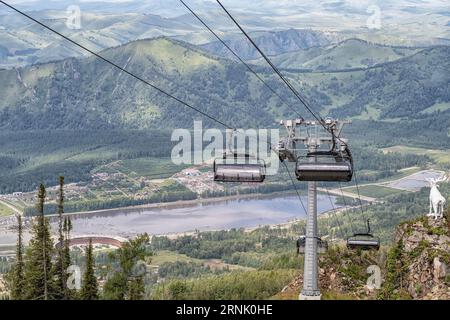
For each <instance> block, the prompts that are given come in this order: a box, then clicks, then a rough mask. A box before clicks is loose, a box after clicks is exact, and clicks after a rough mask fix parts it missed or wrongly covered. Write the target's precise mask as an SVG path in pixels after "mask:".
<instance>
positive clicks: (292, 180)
mask: <svg viewBox="0 0 450 320" xmlns="http://www.w3.org/2000/svg"><path fill="white" fill-rule="evenodd" d="M280 162H281V163H282V164H283V165H284V167H285V168H286V172H287V174H288V176H289V179H291V182H292V185H293V186H294V189H295V192H296V193H297V197H298V199H299V200H300V204H301V205H302V208H303V210H304V211H305V214H308V210H306V207H305V204H304V203H303V200H302V197H301V196H300V192H299V191H298V188H297V185H296V184H295V180H294V178H292V175H291V172H290V171H289V168H288V166H287V164H286V162H284V161H281V160H280Z"/></svg>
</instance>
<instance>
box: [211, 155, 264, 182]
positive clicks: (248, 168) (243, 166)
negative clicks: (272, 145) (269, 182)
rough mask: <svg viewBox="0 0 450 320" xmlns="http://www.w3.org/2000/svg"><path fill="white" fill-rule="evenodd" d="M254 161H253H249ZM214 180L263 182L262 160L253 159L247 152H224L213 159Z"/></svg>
mask: <svg viewBox="0 0 450 320" xmlns="http://www.w3.org/2000/svg"><path fill="white" fill-rule="evenodd" d="M251 161H254V162H255V163H251ZM213 169H214V181H218V182H263V181H264V180H265V178H266V164H265V162H264V160H261V159H254V158H253V157H251V156H249V155H248V154H244V155H239V154H237V153H232V154H231V156H230V155H227V154H226V153H225V154H224V155H223V157H222V158H219V159H215V160H214V165H213Z"/></svg>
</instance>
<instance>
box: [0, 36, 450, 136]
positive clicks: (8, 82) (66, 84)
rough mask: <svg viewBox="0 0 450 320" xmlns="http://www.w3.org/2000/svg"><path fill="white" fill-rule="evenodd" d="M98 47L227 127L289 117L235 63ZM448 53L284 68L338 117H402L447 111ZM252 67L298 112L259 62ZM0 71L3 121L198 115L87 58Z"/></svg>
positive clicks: (186, 120)
mask: <svg viewBox="0 0 450 320" xmlns="http://www.w3.org/2000/svg"><path fill="white" fill-rule="evenodd" d="M102 54H103V55H104V56H106V57H108V58H109V59H111V60H112V61H114V62H115V63H117V64H119V65H121V66H123V67H125V68H126V69H127V70H130V71H131V72H134V73H135V74H137V75H139V76H141V77H142V78H144V79H147V80H149V81H151V82H152V83H154V84H156V85H158V86H160V87H161V88H164V89H166V90H167V91H169V92H171V93H172V94H174V95H175V96H177V97H179V98H181V99H184V100H186V101H187V102H189V103H192V104H193V105H195V106H197V107H198V108H200V109H201V110H203V111H205V112H208V113H209V114H211V115H213V116H215V117H217V118H218V119H220V120H222V121H225V122H228V123H232V124H233V125H235V126H237V127H239V126H242V127H258V126H264V127H267V126H273V125H275V124H276V123H277V120H278V119H279V118H280V117H282V116H287V117H292V116H293V112H292V110H291V109H288V108H287V107H286V106H285V105H283V104H282V103H281V102H280V100H279V99H278V98H277V97H275V96H274V95H273V94H272V93H271V92H270V91H269V90H267V88H266V87H264V85H263V84H262V83H261V82H259V81H258V80H257V79H256V78H255V77H254V75H252V74H251V73H250V72H248V70H247V69H246V68H245V67H244V66H242V65H241V64H239V63H236V62H232V61H230V60H225V59H221V58H217V57H214V56H211V55H209V54H207V53H205V52H203V51H201V50H199V49H196V48H194V47H193V46H191V45H189V44H187V43H184V42H179V41H175V40H170V39H167V38H158V39H152V40H140V41H135V42H131V43H129V44H127V45H123V46H120V47H116V48H112V49H108V50H105V51H104V52H102ZM449 56H450V47H436V48H430V49H425V50H422V51H420V52H419V53H417V54H414V55H412V56H409V57H406V58H403V59H399V60H397V61H395V62H391V63H385V64H382V65H380V66H379V67H376V68H371V69H368V70H362V71H354V72H344V73H339V72H338V73H332V72H331V73H326V72H324V73H318V74H317V73H299V72H289V73H287V76H288V77H289V78H291V80H292V81H293V82H294V84H295V85H297V86H298V88H299V90H301V92H302V93H303V95H304V96H306V97H307V98H308V100H309V101H310V102H311V105H312V106H313V108H314V109H315V110H322V114H323V115H326V114H327V113H328V112H329V111H330V110H331V114H332V115H335V116H338V117H341V118H342V117H360V118H361V120H364V119H373V120H379V119H397V118H401V117H404V118H411V117H418V116H419V115H420V114H419V113H420V112H427V110H430V108H431V109H433V108H434V107H435V105H440V106H441V107H440V108H439V109H438V110H436V111H439V110H440V111H441V112H442V111H445V110H446V109H448V108H447V107H446V106H447V104H448V103H449V101H450V86H449V81H450V80H449V79H450V76H449V73H448V70H449V69H450V59H449ZM255 68H258V67H255ZM258 71H260V72H261V74H262V76H263V77H265V78H266V80H267V81H268V83H269V84H270V85H271V86H272V87H273V88H275V89H276V90H277V91H278V92H279V93H280V94H282V95H283V96H284V97H285V98H284V99H285V100H287V101H288V102H289V103H290V104H291V105H292V106H293V107H295V108H298V110H299V112H301V113H302V114H305V117H307V116H308V115H307V114H306V111H305V110H304V108H302V106H301V105H300V104H299V103H298V102H297V101H296V100H294V98H293V97H292V95H291V94H289V93H288V92H287V90H286V88H284V87H282V86H281V83H280V82H279V80H278V79H276V78H275V76H273V74H272V73H270V71H269V70H268V69H262V68H259V69H258ZM0 79H1V81H2V83H3V84H4V85H3V86H2V87H1V88H0V94H1V96H2V98H3V99H2V100H1V101H0V127H1V128H3V129H9V130H27V129H56V128H58V129H88V128H90V129H99V128H120V129H146V128H160V127H161V126H163V127H165V128H167V127H169V128H170V127H180V126H181V127H183V126H185V127H192V120H193V119H199V118H200V116H199V115H198V114H197V113H195V112H194V111H192V110H189V109H187V108H185V107H183V106H182V105H179V104H178V103H177V102H175V101H172V100H170V99H168V98H167V97H165V96H164V95H161V94H160V93H158V92H156V91H155V90H153V89H151V88H148V87H147V86H145V85H144V84H142V83H140V82H138V81H137V80H135V79H133V78H131V77H129V76H128V75H126V74H123V73H121V72H120V71H119V70H116V69H114V68H112V67H111V66H110V65H108V64H106V63H104V62H103V61H101V60H99V59H97V58H95V57H91V58H87V59H67V60H64V61H59V62H54V63H47V64H39V65H35V66H31V67H25V68H19V69H14V70H0ZM424 116H425V115H424ZM205 122H207V121H205ZM207 125H212V123H207ZM214 125H216V124H214Z"/></svg>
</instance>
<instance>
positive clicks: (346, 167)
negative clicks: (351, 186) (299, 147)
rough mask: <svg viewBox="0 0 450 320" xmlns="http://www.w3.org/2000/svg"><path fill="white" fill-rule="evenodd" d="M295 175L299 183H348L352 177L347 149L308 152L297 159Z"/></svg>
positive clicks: (350, 157) (351, 161)
mask: <svg viewBox="0 0 450 320" xmlns="http://www.w3.org/2000/svg"><path fill="white" fill-rule="evenodd" d="M311 160H313V161H311ZM295 174H296V176H297V180H299V181H336V182H349V181H351V180H352V177H353V159H352V156H351V154H350V151H349V150H348V148H347V147H346V148H345V150H344V151H317V152H309V153H308V154H307V155H306V157H299V158H298V159H297V165H296V170H295Z"/></svg>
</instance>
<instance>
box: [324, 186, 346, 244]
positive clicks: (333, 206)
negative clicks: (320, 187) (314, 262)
mask: <svg viewBox="0 0 450 320" xmlns="http://www.w3.org/2000/svg"><path fill="white" fill-rule="evenodd" d="M325 190H326V192H327V196H328V199H329V201H330V204H331V208H332V210H331V212H332V215H333V216H334V220H335V221H336V222H337V228H338V230H339V233H340V234H341V237H342V239H345V235H344V232H343V231H342V225H341V222H340V221H339V217H338V214H337V209H336V206H335V205H334V203H333V199H331V195H330V191H329V190H328V188H325Z"/></svg>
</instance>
